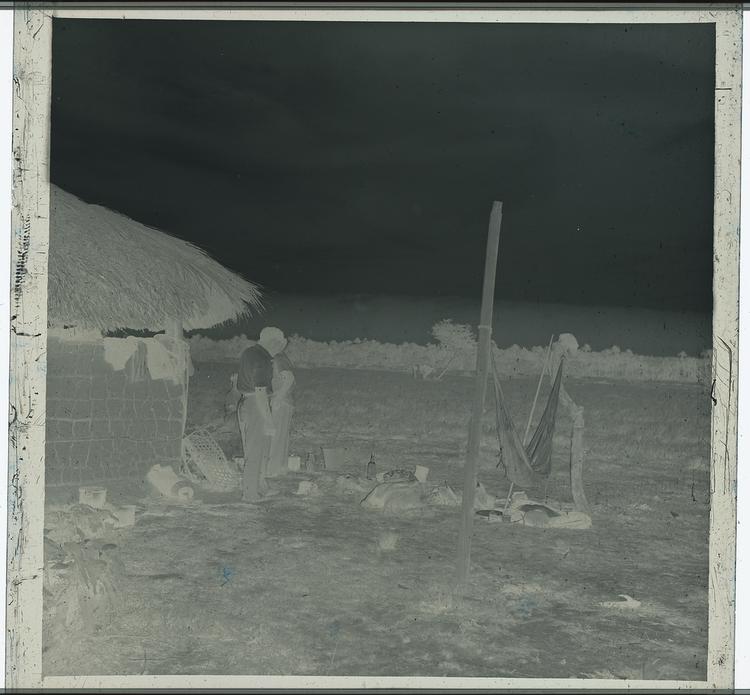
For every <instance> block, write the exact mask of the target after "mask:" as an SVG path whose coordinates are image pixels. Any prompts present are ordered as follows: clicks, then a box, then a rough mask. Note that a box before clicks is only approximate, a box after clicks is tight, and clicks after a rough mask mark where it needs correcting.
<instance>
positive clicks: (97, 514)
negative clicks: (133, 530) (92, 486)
mask: <svg viewBox="0 0 750 695" xmlns="http://www.w3.org/2000/svg"><path fill="white" fill-rule="evenodd" d="M119 523H120V520H119V518H118V517H117V516H115V514H113V513H112V512H111V511H110V510H109V509H97V508H96V507H91V506H89V505H87V504H73V505H67V506H57V507H54V506H51V507H47V508H46V509H45V512H44V529H45V530H44V533H45V537H46V538H48V539H49V540H50V541H51V542H53V543H57V544H64V543H80V542H82V541H85V540H91V539H97V538H105V537H107V536H108V535H109V534H111V532H112V531H113V530H114V529H115V528H117V526H118V524H119Z"/></svg>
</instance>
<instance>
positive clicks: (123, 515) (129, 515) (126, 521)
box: [108, 504, 138, 528]
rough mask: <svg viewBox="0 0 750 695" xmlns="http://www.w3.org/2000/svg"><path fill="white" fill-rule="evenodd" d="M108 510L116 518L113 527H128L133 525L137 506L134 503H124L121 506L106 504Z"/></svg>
mask: <svg viewBox="0 0 750 695" xmlns="http://www.w3.org/2000/svg"><path fill="white" fill-rule="evenodd" d="M108 509H109V511H110V512H111V513H112V514H113V515H114V516H115V517H116V518H117V523H116V524H115V528H129V527H131V526H135V513H136V511H137V509H138V507H137V506H136V505H134V504H126V505H123V506H122V507H115V506H114V505H108Z"/></svg>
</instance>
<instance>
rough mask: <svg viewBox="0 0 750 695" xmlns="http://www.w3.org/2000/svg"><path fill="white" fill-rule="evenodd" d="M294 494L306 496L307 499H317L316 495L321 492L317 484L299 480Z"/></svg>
mask: <svg viewBox="0 0 750 695" xmlns="http://www.w3.org/2000/svg"><path fill="white" fill-rule="evenodd" d="M294 494H295V495H306V496H308V497H317V496H318V495H320V494H321V492H320V488H319V487H318V485H317V483H315V482H314V481H312V480H300V483H299V486H298V487H297V492H295V493H294Z"/></svg>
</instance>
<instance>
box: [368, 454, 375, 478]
mask: <svg viewBox="0 0 750 695" xmlns="http://www.w3.org/2000/svg"><path fill="white" fill-rule="evenodd" d="M376 475H377V473H376V471H375V452H373V453H371V454H370V460H369V461H368V462H367V468H366V469H365V477H366V478H367V479H368V480H374V479H375V477H376Z"/></svg>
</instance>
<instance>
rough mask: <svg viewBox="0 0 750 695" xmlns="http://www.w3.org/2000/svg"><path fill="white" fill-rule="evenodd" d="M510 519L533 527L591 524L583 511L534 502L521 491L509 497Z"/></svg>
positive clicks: (589, 525)
mask: <svg viewBox="0 0 750 695" xmlns="http://www.w3.org/2000/svg"><path fill="white" fill-rule="evenodd" d="M510 521H511V523H515V524H520V525H522V526H531V527H534V528H563V529H589V528H591V524H592V522H591V517H590V516H589V515H588V514H586V513H584V512H580V511H575V510H563V509H558V508H556V507H554V506H552V505H549V504H545V503H543V502H536V501H534V500H530V499H529V498H528V497H527V496H526V494H525V493H523V492H517V493H516V494H514V495H513V497H512V499H511V503H510Z"/></svg>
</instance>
